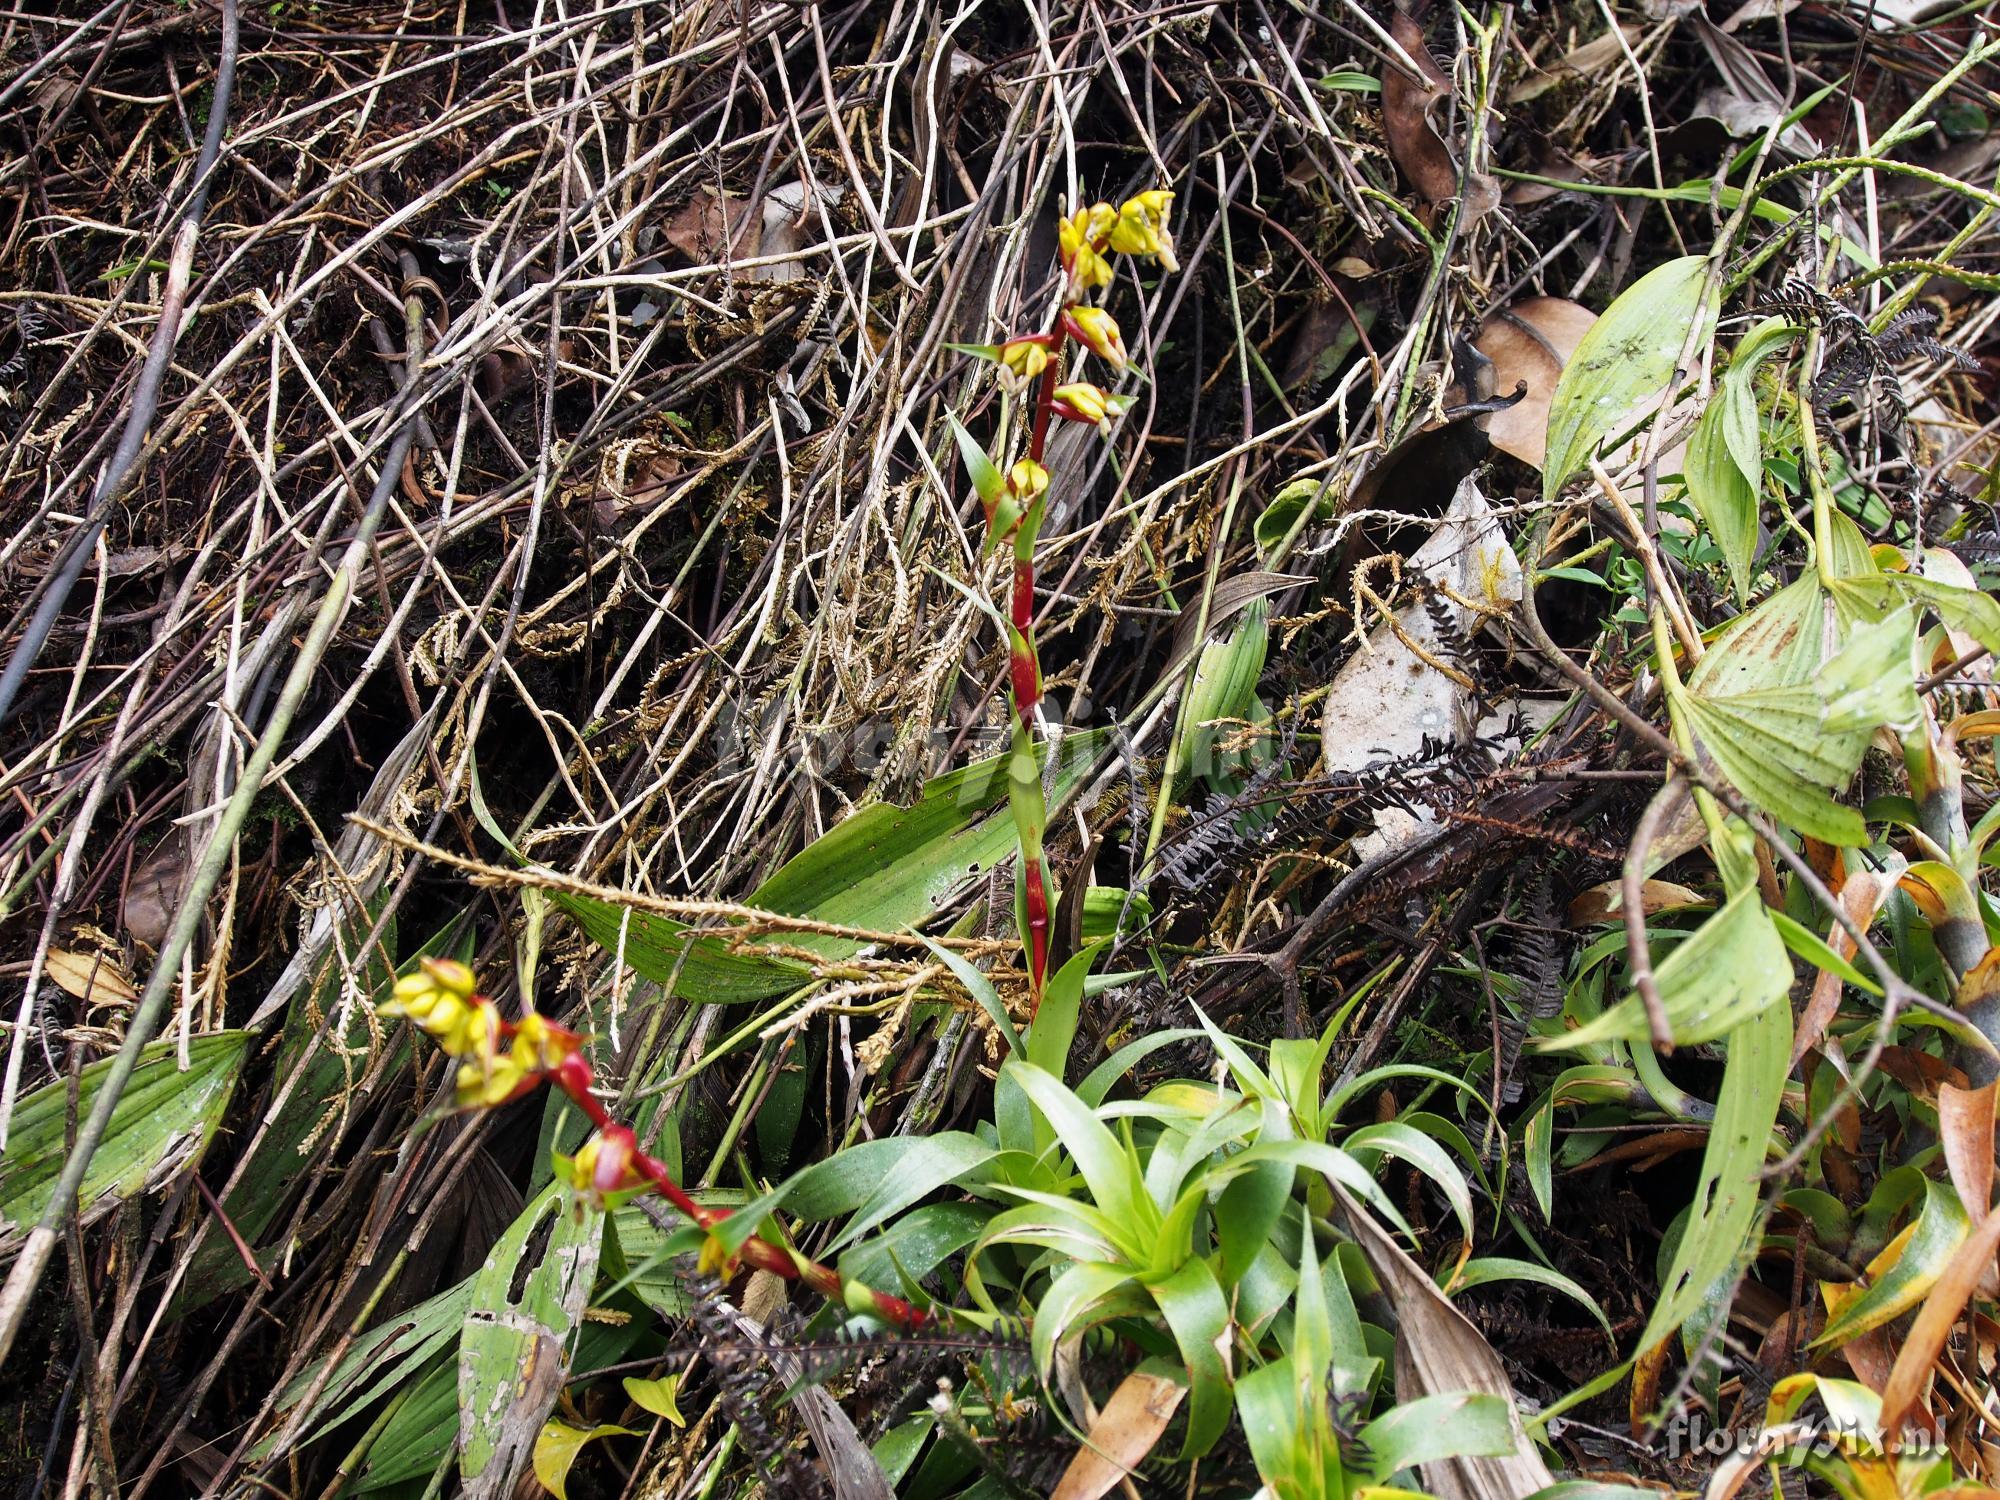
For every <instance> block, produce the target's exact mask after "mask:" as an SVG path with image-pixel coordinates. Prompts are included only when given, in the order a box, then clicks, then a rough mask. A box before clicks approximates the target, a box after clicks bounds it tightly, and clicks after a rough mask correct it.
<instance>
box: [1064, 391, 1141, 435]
mask: <svg viewBox="0 0 2000 1500" xmlns="http://www.w3.org/2000/svg"><path fill="white" fill-rule="evenodd" d="M1131 404H1132V398H1131V397H1130V396H1114V395H1112V394H1111V393H1110V392H1109V391H1107V390H1105V389H1104V388H1103V387H1101V386H1095V385H1092V384H1090V382H1088V381H1078V382H1077V383H1075V384H1074V385H1059V386H1057V387H1056V388H1055V410H1056V415H1057V416H1060V417H1067V418H1069V420H1070V421H1072V422H1089V423H1091V424H1092V425H1093V426H1095V425H1101V424H1102V423H1103V422H1104V420H1105V419H1106V418H1107V417H1117V416H1123V415H1124V412H1125V408H1126V407H1128V406H1130V405H1131Z"/></svg>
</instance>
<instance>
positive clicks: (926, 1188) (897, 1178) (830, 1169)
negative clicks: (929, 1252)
mask: <svg viewBox="0 0 2000 1500" xmlns="http://www.w3.org/2000/svg"><path fill="white" fill-rule="evenodd" d="M999 1154H1000V1153H999V1148H998V1147H996V1146H993V1145H990V1144H988V1143H987V1142H985V1141H982V1140H981V1139H980V1138H979V1137H978V1136H976V1135H971V1134H969V1133H967V1132H965V1131H962V1130H947V1131H941V1132H939V1133H938V1134H936V1135H925V1136H908V1135H896V1136H885V1137H884V1138H882V1139H881V1140H874V1141H861V1142H858V1143H856V1144H855V1145H852V1146H849V1147H847V1148H846V1149H845V1150H842V1151H839V1152H837V1153H835V1154H834V1155H832V1156H830V1157H828V1158H827V1159H826V1160H825V1161H821V1162H815V1163H814V1164H813V1165H812V1166H810V1167H807V1168H806V1169H805V1170H804V1171H803V1172H800V1173H798V1174H797V1175H796V1176H794V1177H793V1178H792V1179H791V1180H790V1181H788V1182H787V1183H786V1184H785V1185H784V1186H783V1187H782V1188H780V1189H779V1191H778V1192H777V1194H776V1195H775V1196H776V1199H777V1202H778V1203H780V1204H782V1205H783V1206H784V1207H785V1208H786V1209H787V1210H788V1211H789V1212H791V1213H793V1214H796V1215H797V1216H798V1217H799V1218H801V1219H805V1220H808V1221H809V1222H817V1221H819V1220H822V1219H831V1218H836V1217H838V1216H839V1215H841V1214H845V1213H850V1212H851V1213H853V1214H854V1218H853V1220H852V1221H851V1222H850V1223H849V1224H848V1225H847V1227H846V1229H844V1230H843V1231H842V1232H841V1234H840V1236H839V1238H837V1239H836V1240H835V1241H834V1242H833V1247H834V1248H835V1249H839V1248H840V1247H841V1246H843V1245H849V1244H852V1243H853V1242H854V1241H856V1240H858V1239H860V1238H861V1236H862V1235H864V1234H866V1233H867V1232H868V1231H869V1230H871V1229H873V1228H874V1227H875V1226H876V1225H877V1224H880V1223H881V1222H882V1221H883V1220H885V1219H889V1218H893V1217H894V1216H895V1215H897V1214H899V1213H901V1212H902V1211H903V1210H904V1209H906V1208H908V1207H909V1206H910V1205H911V1204H913V1203H915V1202H917V1201H918V1200H919V1199H921V1198H925V1197H928V1196H929V1195H930V1194H932V1193H934V1192H936V1191H937V1190H938V1189H939V1188H941V1187H944V1186H945V1185H946V1184H947V1183H953V1182H961V1181H963V1180H965V1179H966V1178H967V1177H970V1176H972V1175H973V1174H975V1173H977V1172H978V1171H979V1169H980V1168H981V1167H983V1166H985V1165H986V1164H987V1163H988V1162H989V1161H991V1160H992V1159H993V1158H994V1157H995V1156H997V1155H999Z"/></svg>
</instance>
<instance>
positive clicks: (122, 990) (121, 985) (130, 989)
mask: <svg viewBox="0 0 2000 1500" xmlns="http://www.w3.org/2000/svg"><path fill="white" fill-rule="evenodd" d="M46 972H47V974H48V976H49V978H50V979H51V980H52V981H54V982H55V983H56V984H57V985H58V986H60V987H61V988H62V989H63V991H64V992H65V993H67V994H71V995H74V996H75V997H76V998H77V999H79V1000H81V1001H83V1002H84V1003H85V1004H86V1005H91V1006H98V1005H130V1004H131V1003H132V1002H133V1001H134V1000H136V999H138V998H139V991H138V989H137V988H135V987H134V985H133V983H132V981H131V980H129V979H127V978H126V977H125V975H124V973H123V972H122V971H120V969H119V968H118V966H117V965H116V964H115V963H113V962H112V961H111V960H110V959H108V958H106V957H105V956H104V955H103V954H102V953H72V952H70V951H69V950H68V949H66V948H55V949H52V950H50V953H49V961H48V965H47V968H46Z"/></svg>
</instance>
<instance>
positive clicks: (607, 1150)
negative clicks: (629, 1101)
mask: <svg viewBox="0 0 2000 1500" xmlns="http://www.w3.org/2000/svg"><path fill="white" fill-rule="evenodd" d="M638 1155H639V1145H638V1141H637V1140H636V1138H634V1136H633V1134H632V1131H631V1129H630V1128H629V1127H627V1126H624V1125H613V1126H611V1127H610V1128H609V1129H606V1130H603V1131H601V1132H599V1133H598V1134H596V1135H594V1136H592V1137H591V1138H590V1139H589V1140H587V1141H585V1142H584V1143H583V1148H582V1149H581V1150H580V1151H578V1152H577V1153H576V1156H575V1157H574V1158H573V1159H572V1160H571V1161H570V1164H569V1183H570V1186H571V1187H572V1188H573V1189H575V1191H576V1192H577V1194H578V1195H579V1196H580V1197H582V1199H583V1200H584V1202H586V1203H588V1204H589V1205H590V1206H591V1207H592V1208H595V1209H599V1210H602V1209H603V1208H604V1207H605V1205H606V1203H607V1202H608V1201H609V1198H610V1195H611V1194H613V1193H625V1192H630V1191H632V1190H633V1189H634V1188H640V1187H644V1186H645V1185H646V1176H645V1174H644V1173H642V1172H641V1171H640V1170H639V1168H638Z"/></svg>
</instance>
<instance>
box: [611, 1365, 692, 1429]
mask: <svg viewBox="0 0 2000 1500" xmlns="http://www.w3.org/2000/svg"><path fill="white" fill-rule="evenodd" d="M620 1384H622V1385H623V1386H624V1387H625V1394H626V1395H628V1396H630V1397H631V1398H632V1404H633V1405H635V1406H637V1407H638V1408H639V1409H640V1410H641V1411H649V1412H651V1413H652V1414H653V1415H654V1416H656V1417H664V1418H666V1420H667V1421H669V1422H671V1423H673V1424H674V1426H676V1427H685V1426H687V1424H688V1421H687V1418H686V1417H684V1416H682V1415H681V1404H680V1394H681V1378H680V1376H678V1375H665V1376H662V1377H661V1378H660V1379H658V1380H641V1379H639V1378H638V1377H637V1376H636V1375H627V1376H626V1377H625V1378H624V1380H623V1381H621V1382H620Z"/></svg>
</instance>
